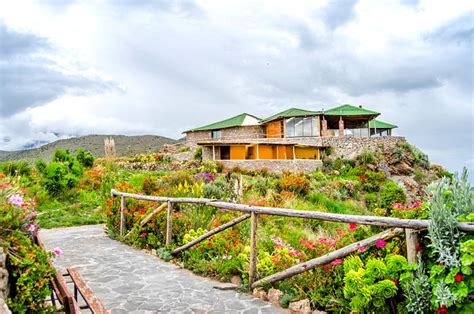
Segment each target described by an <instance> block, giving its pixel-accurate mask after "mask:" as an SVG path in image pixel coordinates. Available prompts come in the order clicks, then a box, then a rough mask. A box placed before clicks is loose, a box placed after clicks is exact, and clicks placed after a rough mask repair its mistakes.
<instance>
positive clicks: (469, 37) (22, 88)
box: [0, 0, 474, 176]
mask: <svg viewBox="0 0 474 314" xmlns="http://www.w3.org/2000/svg"><path fill="white" fill-rule="evenodd" d="M471 3H472V1H469V0H467V1H462V0H456V1H449V2H448V1H432V0H427V1H424V0H419V1H416V0H404V1H400V2H397V1H379V0H372V1H366V0H359V1H355V0H354V1H352V0H347V1H345V0H332V1H296V0H292V1H288V0H287V1H275V0H272V1H262V2H260V1H218V0H216V1H207V0H196V1H191V0H190V1H167V0H163V1H147V0H108V1H107V0H96V1H93V0H38V1H26V0H25V1H23V0H15V1H1V2H0V150H15V149H21V148H24V147H32V146H35V145H38V144H40V143H44V142H49V141H53V140H56V139H58V138H63V137H68V136H79V135H86V134H91V133H95V134H118V133H120V134H158V135H163V136H168V137H172V138H179V137H181V131H183V130H185V129H188V128H191V127H195V126H199V125H202V124H207V123H209V122H213V121H216V120H219V119H223V118H226V117H229V116H232V115H235V114H239V113H241V112H249V113H253V114H255V115H257V116H261V117H265V116H268V115H271V114H273V113H276V112H278V111H280V110H284V109H287V108H288V107H301V108H306V109H314V110H319V109H323V108H329V107H332V106H335V105H337V104H341V103H352V104H357V105H359V104H360V105H363V106H364V107H367V108H370V109H373V110H376V111H379V112H382V116H381V117H380V118H381V119H382V120H385V121H388V122H391V123H394V124H397V125H398V126H399V129H397V131H396V132H397V134H398V135H404V136H406V137H407V139H408V141H409V142H411V143H413V144H415V145H416V146H418V147H420V148H421V149H422V150H424V151H425V152H426V153H428V154H429V156H430V159H431V160H432V162H434V163H438V164H442V165H444V166H446V167H447V168H449V169H450V170H458V169H460V168H461V167H462V166H464V165H465V166H468V167H469V168H470V169H471V172H472V173H473V176H474V152H473V150H474V148H473V145H474V144H473V142H474V128H473V122H474V101H473V76H474V68H473V28H474V21H473V19H474V16H473V5H472V4H471Z"/></svg>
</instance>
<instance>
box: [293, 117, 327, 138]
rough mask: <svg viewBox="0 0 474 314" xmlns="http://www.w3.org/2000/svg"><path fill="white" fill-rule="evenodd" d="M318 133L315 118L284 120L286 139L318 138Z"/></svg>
mask: <svg viewBox="0 0 474 314" xmlns="http://www.w3.org/2000/svg"><path fill="white" fill-rule="evenodd" d="M318 131H319V128H318V125H317V122H316V117H296V118H289V119H287V120H286V124H285V136H286V137H300V136H318V135H319V132H318Z"/></svg>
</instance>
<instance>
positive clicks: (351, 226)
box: [349, 223, 357, 231]
mask: <svg viewBox="0 0 474 314" xmlns="http://www.w3.org/2000/svg"><path fill="white" fill-rule="evenodd" d="M349 230H350V231H356V230H357V224H352V223H351V224H349Z"/></svg>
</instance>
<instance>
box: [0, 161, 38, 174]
mask: <svg viewBox="0 0 474 314" xmlns="http://www.w3.org/2000/svg"><path fill="white" fill-rule="evenodd" d="M0 172H2V173H3V174H4V175H6V176H22V177H23V176H26V177H29V176H30V174H31V166H30V164H29V163H28V162H27V161H26V160H20V161H6V162H3V163H1V164H0Z"/></svg>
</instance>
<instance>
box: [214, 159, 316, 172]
mask: <svg viewBox="0 0 474 314" xmlns="http://www.w3.org/2000/svg"><path fill="white" fill-rule="evenodd" d="M219 162H221V163H222V164H223V165H224V167H225V168H227V169H232V168H234V167H237V166H238V167H241V168H245V169H249V170H255V169H262V168H267V169H269V170H270V171H272V172H283V171H295V172H310V171H314V170H316V169H318V168H319V167H321V166H322V164H323V163H322V161H321V160H310V159H295V160H276V159H271V160H219Z"/></svg>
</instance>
